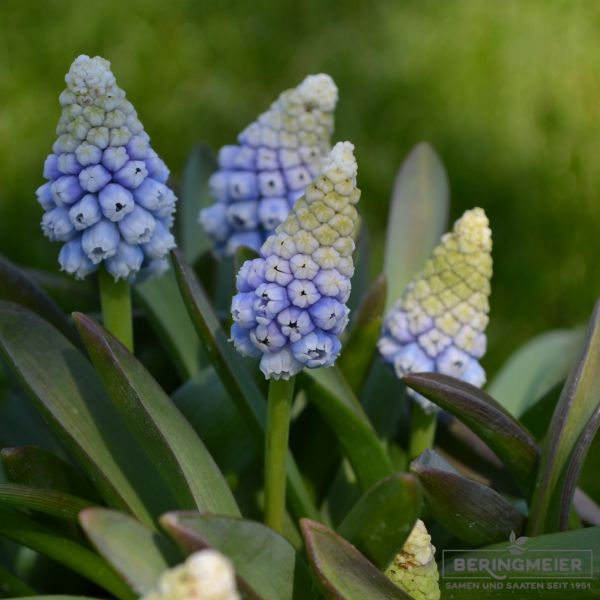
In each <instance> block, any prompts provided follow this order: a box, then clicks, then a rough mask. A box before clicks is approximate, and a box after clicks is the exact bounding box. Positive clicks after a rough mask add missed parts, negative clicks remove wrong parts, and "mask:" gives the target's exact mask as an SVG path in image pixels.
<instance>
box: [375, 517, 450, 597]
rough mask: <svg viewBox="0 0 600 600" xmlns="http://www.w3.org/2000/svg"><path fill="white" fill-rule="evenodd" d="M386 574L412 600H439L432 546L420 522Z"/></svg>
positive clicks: (437, 574) (437, 575) (436, 569)
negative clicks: (412, 599)
mask: <svg viewBox="0 0 600 600" xmlns="http://www.w3.org/2000/svg"><path fill="white" fill-rule="evenodd" d="M385 574H386V575H387V576H388V577H389V579H391V580H392V581H393V582H394V583H395V584H396V585H397V586H398V587H399V588H401V589H402V590H404V591H405V592H406V593H407V594H410V597H411V598H414V599H415V600H439V598H440V587H439V583H438V581H439V573H438V568H437V564H436V562H435V546H433V544H432V543H431V536H430V535H429V533H428V532H427V529H426V528H425V523H423V521H421V519H417V522H416V523H415V526H414V527H413V529H412V531H411V532H410V535H409V536H408V538H407V540H406V542H404V546H402V550H401V551H400V552H399V553H398V554H397V555H396V556H395V557H394V560H393V561H392V563H391V564H390V565H389V566H388V568H387V569H386V571H385Z"/></svg>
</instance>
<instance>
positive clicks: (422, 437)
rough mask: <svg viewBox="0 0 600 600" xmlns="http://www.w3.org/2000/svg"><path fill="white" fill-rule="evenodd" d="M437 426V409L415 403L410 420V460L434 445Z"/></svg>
mask: <svg viewBox="0 0 600 600" xmlns="http://www.w3.org/2000/svg"><path fill="white" fill-rule="evenodd" d="M436 426H437V411H434V412H432V413H429V412H426V411H425V410H423V408H422V406H421V405H420V404H419V403H418V402H414V403H413V407H412V414H411V420H410V441H409V447H408V454H409V458H410V460H412V459H413V458H416V457H417V456H419V454H421V452H423V451H424V450H427V448H432V447H433V442H434V440H435V430H436Z"/></svg>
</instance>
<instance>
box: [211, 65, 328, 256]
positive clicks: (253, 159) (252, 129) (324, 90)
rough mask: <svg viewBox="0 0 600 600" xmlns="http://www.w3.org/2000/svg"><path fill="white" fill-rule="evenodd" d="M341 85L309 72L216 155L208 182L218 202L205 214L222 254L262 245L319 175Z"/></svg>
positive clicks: (217, 247) (225, 254)
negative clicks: (217, 166) (214, 166)
mask: <svg viewBox="0 0 600 600" xmlns="http://www.w3.org/2000/svg"><path fill="white" fill-rule="evenodd" d="M337 96H338V93H337V88H336V86H335V83H334V82H333V80H332V79H331V77H329V75H323V74H320V75H309V76H308V77H306V79H304V81H303V82H302V83H301V84H300V85H299V86H298V87H296V88H294V89H290V90H287V91H285V92H283V93H282V94H281V95H280V96H279V98H278V99H277V100H276V101H275V102H274V103H273V104H272V105H271V107H270V108H269V110H268V111H267V112H265V113H263V114H262V115H260V117H258V119H257V120H256V121H255V122H254V123H252V124H251V125H249V126H248V127H247V128H246V129H245V130H244V131H243V132H242V133H241V134H240V135H239V137H238V145H229V146H224V147H223V148H221V150H220V152H219V170H218V171H217V172H216V173H214V174H213V175H212V177H211V178H210V181H209V187H210V190H211V194H212V196H213V198H214V200H215V202H214V203H213V204H212V205H211V206H209V207H207V208H205V209H203V210H202V211H201V212H200V223H201V224H202V226H203V227H204V229H205V231H206V232H207V233H208V234H209V235H210V236H211V237H212V238H213V240H214V243H215V245H214V251H215V254H216V255H217V256H231V255H233V254H234V252H235V249H236V248H237V247H238V246H240V245H243V246H248V247H250V248H253V249H255V250H258V249H259V248H260V246H261V245H262V243H263V242H264V241H265V239H266V238H267V237H268V236H269V235H270V234H271V233H272V232H273V231H274V230H275V228H276V227H277V226H278V225H279V224H280V223H282V222H283V221H284V220H285V218H286V217H287V215H288V213H289V211H290V209H291V208H292V207H293V205H294V202H295V201H296V200H297V199H298V198H299V197H300V196H301V195H302V194H303V192H304V190H305V188H306V186H307V185H308V184H309V183H310V182H311V181H312V180H313V179H314V178H315V177H316V176H317V175H318V172H319V163H320V160H321V158H322V157H323V156H324V155H325V154H326V153H327V152H329V150H330V137H331V134H332V132H333V111H334V109H335V105H336V103H337Z"/></svg>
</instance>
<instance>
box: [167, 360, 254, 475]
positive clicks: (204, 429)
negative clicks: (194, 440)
mask: <svg viewBox="0 0 600 600" xmlns="http://www.w3.org/2000/svg"><path fill="white" fill-rule="evenodd" d="M171 397H172V398H173V402H174V403H175V405H176V406H177V408H178V409H179V410H180V411H181V412H182V413H183V415H184V416H185V418H186V419H187V420H188V421H189V423H190V424H191V425H192V427H193V428H194V429H195V431H196V433H197V434H198V435H199V436H200V439H201V440H202V441H203V442H204V443H205V444H206V447H207V448H208V450H209V452H210V453H211V455H212V457H213V458H214V459H215V462H216V463H217V464H218V465H219V467H220V469H221V471H223V473H225V474H226V475H227V474H228V473H235V474H236V475H240V474H241V473H243V472H244V471H245V469H246V468H247V467H248V466H249V464H250V463H251V462H252V461H253V460H255V459H256V456H257V455H256V448H255V445H254V443H253V440H252V436H251V435H250V432H249V431H248V427H247V425H246V423H245V421H243V420H242V418H241V416H240V413H239V411H238V410H237V408H236V406H235V403H234V402H233V400H232V399H231V397H230V396H229V394H228V393H227V391H226V390H225V388H224V387H223V384H222V383H221V380H220V379H219V378H218V376H217V374H216V373H215V370H214V369H213V368H212V367H207V368H205V369H203V370H202V371H201V372H200V373H198V374H197V375H196V376H195V377H193V378H192V379H189V380H188V381H186V382H185V383H184V384H183V385H182V386H180V387H179V388H178V389H177V390H175V392H173V394H172V396H171Z"/></svg>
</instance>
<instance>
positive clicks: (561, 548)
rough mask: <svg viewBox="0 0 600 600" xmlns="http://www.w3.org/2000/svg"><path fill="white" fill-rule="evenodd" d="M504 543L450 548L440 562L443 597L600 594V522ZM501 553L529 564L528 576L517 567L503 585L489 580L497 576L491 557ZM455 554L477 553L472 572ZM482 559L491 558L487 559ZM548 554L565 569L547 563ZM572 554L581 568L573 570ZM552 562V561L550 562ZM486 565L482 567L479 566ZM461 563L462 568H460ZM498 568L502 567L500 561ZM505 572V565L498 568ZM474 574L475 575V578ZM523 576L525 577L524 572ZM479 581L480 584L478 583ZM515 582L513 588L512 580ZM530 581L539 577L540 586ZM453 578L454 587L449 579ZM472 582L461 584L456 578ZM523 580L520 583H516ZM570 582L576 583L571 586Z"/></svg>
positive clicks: (575, 599)
mask: <svg viewBox="0 0 600 600" xmlns="http://www.w3.org/2000/svg"><path fill="white" fill-rule="evenodd" d="M512 540H513V541H510V542H508V543H502V544H495V545H494V546H489V547H485V548H481V549H480V551H479V550H473V551H470V552H468V553H466V554H462V555H461V554H460V553H458V552H451V553H448V552H446V553H445V555H446V556H445V562H444V565H443V567H442V568H441V573H440V584H441V586H440V587H441V589H442V593H443V594H444V591H446V590H447V591H446V595H442V598H446V597H447V598H451V599H452V600H497V599H498V598H504V597H505V595H506V597H507V598H514V599H515V600H516V599H517V598H518V599H519V600H538V599H539V600H597V598H599V597H600V578H598V573H600V527H589V528H587V529H577V530H575V531H563V532H561V533H554V534H550V535H540V536H537V537H532V538H520V539H519V540H515V539H514V538H512ZM493 558H496V559H502V560H503V561H505V563H506V562H508V561H510V560H511V559H517V560H520V561H521V562H525V561H526V560H527V559H531V560H530V562H529V564H528V565H527V571H526V574H525V576H524V575H523V573H518V572H516V571H512V572H509V574H508V577H507V578H506V579H504V589H503V590H499V589H498V588H497V587H495V586H494V585H486V584H487V583H492V582H494V581H496V582H497V581H498V580H497V579H494V578H493V577H492V576H491V575H490V570H492V571H494V569H495V567H493V566H492V567H490V562H491V561H490V559H493ZM456 559H463V560H464V559H472V563H471V564H472V565H473V566H472V567H471V568H470V570H469V573H468V575H467V574H466V573H465V571H464V564H465V563H464V562H463V563H462V564H461V563H460V562H459V563H457V562H456ZM479 559H484V560H485V559H488V560H487V564H486V562H484V560H482V561H481V562H479ZM544 559H546V560H551V561H554V560H556V559H558V560H562V561H563V564H564V563H565V561H566V564H564V568H563V571H562V572H560V571H558V570H553V571H551V572H548V570H547V568H546V569H544ZM571 559H572V560H574V561H578V565H577V566H576V567H575V568H577V567H578V569H579V570H578V571H571V570H570V569H571ZM546 564H547V563H546ZM478 565H481V566H480V568H479V570H477V566H478ZM457 567H458V569H457ZM498 569H502V566H499V567H498ZM498 574H499V575H500V576H502V575H503V573H502V571H500V573H498ZM471 577H472V578H474V579H471ZM519 577H520V578H519ZM476 582H478V583H479V585H478V586H477V588H476V587H474V584H475V583H476ZM509 582H510V584H511V585H512V589H511V590H510V591H509V590H508V589H507V588H508V583H509ZM527 582H531V583H534V582H535V583H538V584H540V585H539V586H534V585H529V586H528V585H527ZM449 583H454V584H455V585H454V586H453V588H449V587H448V588H447V587H446V584H449ZM460 583H463V584H469V583H471V584H472V585H471V587H470V588H469V586H468V585H463V586H460V585H456V584H460ZM518 584H521V586H520V587H517V585H518ZM571 584H573V585H572V586H571Z"/></svg>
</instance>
